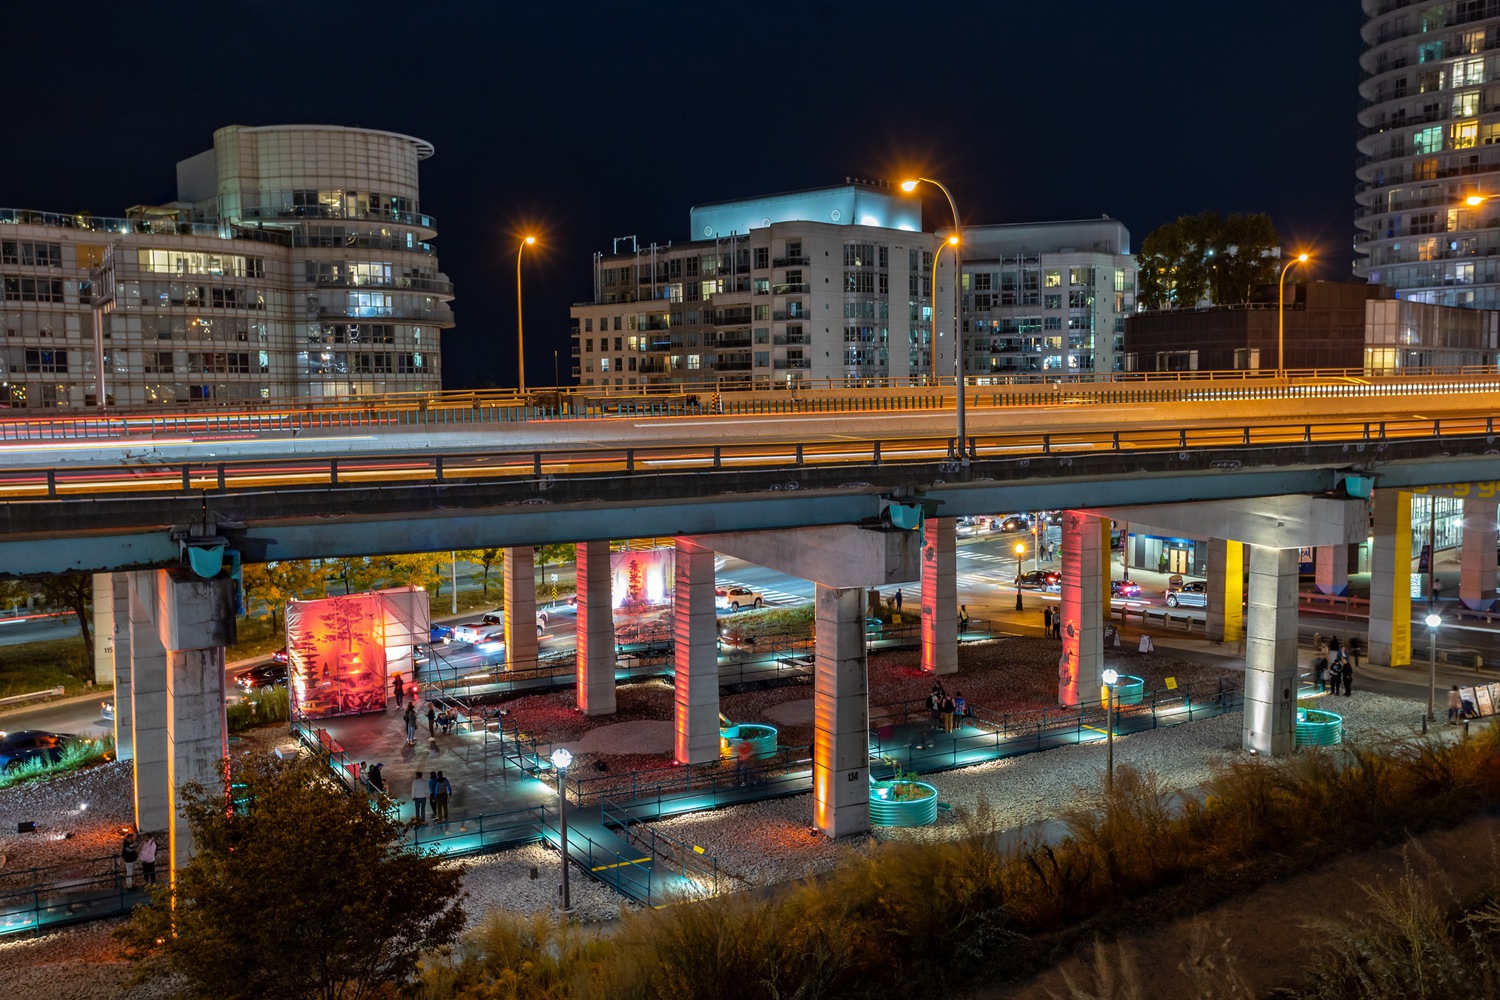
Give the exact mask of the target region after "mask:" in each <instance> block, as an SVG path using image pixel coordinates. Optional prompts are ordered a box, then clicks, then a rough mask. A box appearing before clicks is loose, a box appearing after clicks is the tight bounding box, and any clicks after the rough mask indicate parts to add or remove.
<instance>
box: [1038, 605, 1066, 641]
mask: <svg viewBox="0 0 1500 1000" xmlns="http://www.w3.org/2000/svg"><path fill="white" fill-rule="evenodd" d="M1042 635H1043V637H1045V638H1048V639H1061V638H1062V608H1057V609H1056V610H1054V609H1053V607H1052V605H1050V604H1049V605H1047V606H1046V607H1045V608H1043V609H1042Z"/></svg>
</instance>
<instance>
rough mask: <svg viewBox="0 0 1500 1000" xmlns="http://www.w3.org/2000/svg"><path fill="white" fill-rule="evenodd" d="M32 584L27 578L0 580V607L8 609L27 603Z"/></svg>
mask: <svg viewBox="0 0 1500 1000" xmlns="http://www.w3.org/2000/svg"><path fill="white" fill-rule="evenodd" d="M30 596H31V584H30V583H28V582H26V581H25V580H0V608H3V609H4V610H6V611H9V610H11V609H12V608H16V607H19V606H20V605H22V604H25V603H26V600H27V598H29V597H30Z"/></svg>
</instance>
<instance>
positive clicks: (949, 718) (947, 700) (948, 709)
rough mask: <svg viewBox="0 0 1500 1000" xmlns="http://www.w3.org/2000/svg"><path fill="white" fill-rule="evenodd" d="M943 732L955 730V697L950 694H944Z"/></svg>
mask: <svg viewBox="0 0 1500 1000" xmlns="http://www.w3.org/2000/svg"><path fill="white" fill-rule="evenodd" d="M942 714H943V732H945V733H951V732H953V698H952V697H951V696H949V695H944V696H943V709H942Z"/></svg>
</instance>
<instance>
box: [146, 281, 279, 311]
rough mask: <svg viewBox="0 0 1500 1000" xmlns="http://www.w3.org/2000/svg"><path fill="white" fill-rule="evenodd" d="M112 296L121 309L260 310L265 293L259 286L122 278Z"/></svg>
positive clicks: (262, 306)
mask: <svg viewBox="0 0 1500 1000" xmlns="http://www.w3.org/2000/svg"><path fill="white" fill-rule="evenodd" d="M116 299H117V300H118V301H119V302H120V304H121V306H122V307H124V308H131V307H134V306H137V305H139V306H148V307H149V306H155V307H156V308H158V309H167V308H171V307H173V306H179V307H185V308H193V309H205V308H206V309H264V308H266V293H265V290H264V289H260V288H233V287H228V288H226V287H220V286H217V285H215V286H212V287H210V286H207V285H187V284H182V283H180V282H176V281H171V282H155V281H122V282H120V283H119V284H118V285H117V286H116Z"/></svg>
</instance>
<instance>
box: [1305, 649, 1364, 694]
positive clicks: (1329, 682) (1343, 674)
mask: <svg viewBox="0 0 1500 1000" xmlns="http://www.w3.org/2000/svg"><path fill="white" fill-rule="evenodd" d="M1313 645H1314V647H1315V652H1314V653H1313V687H1315V688H1317V690H1318V691H1319V692H1320V693H1322V692H1327V693H1328V694H1338V693H1339V687H1340V685H1342V686H1343V689H1344V694H1345V695H1346V696H1348V695H1351V694H1353V693H1354V670H1355V668H1356V667H1358V666H1359V638H1358V637H1357V636H1356V637H1354V638H1351V639H1350V640H1349V643H1348V650H1347V651H1346V650H1345V649H1344V648H1343V647H1342V646H1341V645H1340V644H1339V640H1338V636H1332V635H1331V636H1329V637H1328V638H1327V639H1324V638H1323V637H1322V636H1314V637H1313Z"/></svg>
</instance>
